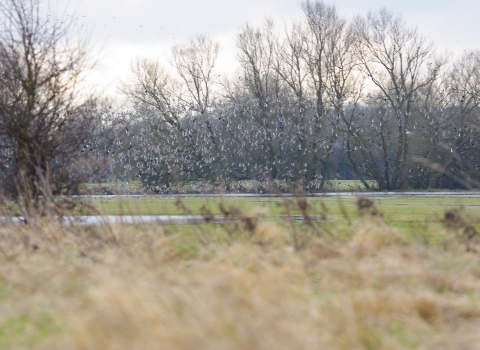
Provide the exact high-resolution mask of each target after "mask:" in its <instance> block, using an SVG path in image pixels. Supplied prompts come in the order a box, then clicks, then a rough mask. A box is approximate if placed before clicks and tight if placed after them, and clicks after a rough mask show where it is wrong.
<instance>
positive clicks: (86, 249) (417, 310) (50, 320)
mask: <svg viewBox="0 0 480 350" xmlns="http://www.w3.org/2000/svg"><path fill="white" fill-rule="evenodd" d="M82 200H85V199H82ZM89 201H90V202H89V204H90V205H91V206H92V207H95V208H96V210H95V211H97V212H101V213H103V214H109V215H118V214H142V215H176V214H189V213H191V214H199V215H204V216H209V215H220V216H224V217H225V216H227V217H228V216H234V217H235V220H232V221H226V222H224V223H221V224H216V225H192V226H181V225H180V226H160V225H143V226H131V225H110V226H91V227H86V226H60V225H58V224H56V223H55V222H49V221H45V222H42V223H36V225H35V226H34V225H30V226H27V225H26V226H20V225H11V226H9V225H3V226H2V227H0V348H1V349H107V350H108V349H476V348H478V344H480V332H478V329H480V240H479V237H478V234H477V233H476V232H477V231H478V229H476V227H477V224H478V222H477V221H476V220H477V219H478V218H480V215H479V214H480V213H479V212H478V209H477V208H478V206H477V205H478V204H480V203H479V201H480V200H479V198H463V199H459V198H443V199H442V198H380V199H377V200H374V201H371V200H368V199H364V200H360V201H359V200H357V199H356V198H352V197H349V198H334V197H327V198H306V199H305V198H300V197H299V198H258V197H257V198H255V197H247V198H197V197H196V198H182V199H181V200H180V201H178V202H177V199H176V198H171V197H170V198H169V197H162V198H159V197H138V198H133V197H128V198H121V199H115V200H114V199H107V198H91V199H89ZM90 210H91V211H92V212H93V211H94V210H92V209H90ZM92 212H90V214H91V213H92ZM446 212H447V213H446ZM298 217H301V218H302V220H296V218H298ZM322 217H325V218H326V219H327V220H317V219H318V218H322Z"/></svg>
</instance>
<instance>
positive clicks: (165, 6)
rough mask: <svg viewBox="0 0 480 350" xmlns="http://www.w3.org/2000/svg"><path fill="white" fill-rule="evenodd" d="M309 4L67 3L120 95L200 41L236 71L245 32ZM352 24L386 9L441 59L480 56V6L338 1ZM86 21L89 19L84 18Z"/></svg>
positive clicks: (109, 85)
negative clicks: (154, 63) (133, 76)
mask: <svg viewBox="0 0 480 350" xmlns="http://www.w3.org/2000/svg"><path fill="white" fill-rule="evenodd" d="M300 3H301V0H80V2H77V1H76V0H59V7H60V8H63V7H65V6H66V5H67V4H68V8H69V11H68V13H72V14H73V12H74V10H76V14H75V16H78V17H79V22H78V23H79V25H82V24H83V25H85V26H87V27H88V28H90V30H91V40H92V44H93V45H94V46H95V47H96V48H97V49H98V48H102V50H101V59H100V61H99V64H98V66H97V68H96V71H95V72H94V74H92V77H91V79H92V81H95V83H98V84H100V87H101V90H102V91H105V92H106V93H107V94H110V95H114V94H115V91H116V85H117V82H118V81H119V80H120V79H122V78H124V77H125V76H126V75H127V74H128V71H129V65H130V62H131V61H132V60H133V59H135V58H136V57H151V58H154V57H166V56H167V55H168V52H169V48H170V47H171V46H172V45H174V44H175V43H188V42H189V40H190V39H192V38H193V37H195V36H196V35H197V34H203V35H206V36H208V37H212V38H215V39H217V40H219V41H220V42H221V44H222V53H221V58H220V62H219V64H218V66H219V67H220V69H222V70H228V69H229V68H230V67H232V65H231V62H232V60H233V58H234V56H233V50H234V36H235V33H236V32H237V30H238V28H239V27H240V26H241V25H243V24H245V23H247V22H248V23H251V24H260V23H261V22H262V21H263V19H264V17H265V16H270V17H272V18H273V19H274V20H276V21H277V22H281V21H282V20H287V21H288V20H291V19H294V18H299V17H301V15H302V11H301V9H300ZM326 3H329V4H334V5H335V6H336V7H337V9H338V11H339V13H340V14H341V15H343V16H345V17H347V18H351V17H353V16H355V15H357V14H366V13H368V12H369V11H376V10H378V9H380V8H381V7H386V8H388V9H390V10H393V11H396V12H399V13H400V14H402V16H403V17H404V19H405V20H407V22H409V23H411V24H416V25H418V27H419V29H420V30H421V31H422V32H423V33H424V34H426V35H428V36H429V37H430V38H431V39H433V40H434V41H435V42H436V43H437V47H438V48H439V49H440V50H441V51H445V50H448V51H450V52H452V53H454V54H456V55H459V54H461V53H462V52H463V51H464V50H472V49H480V38H479V34H480V18H479V14H480V0H443V1H440V0H395V1H392V0H361V1H359V0H336V1H326ZM84 16H85V17H84Z"/></svg>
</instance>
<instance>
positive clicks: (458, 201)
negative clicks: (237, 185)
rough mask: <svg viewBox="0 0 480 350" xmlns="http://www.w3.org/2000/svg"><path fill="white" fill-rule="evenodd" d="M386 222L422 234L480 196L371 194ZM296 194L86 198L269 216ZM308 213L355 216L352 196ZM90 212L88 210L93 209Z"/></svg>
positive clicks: (114, 204)
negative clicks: (273, 195) (376, 195)
mask: <svg viewBox="0 0 480 350" xmlns="http://www.w3.org/2000/svg"><path fill="white" fill-rule="evenodd" d="M372 200H373V201H374V204H375V205H376V207H377V208H378V210H379V211H380V212H381V213H382V214H383V216H384V218H385V221H386V222H387V223H388V224H390V225H392V226H394V227H396V228H399V229H401V230H404V231H405V232H408V233H409V234H411V235H418V234H423V233H425V232H426V231H428V229H429V228H432V227H433V228H434V227H436V223H438V221H439V220H440V219H441V218H442V217H443V216H444V214H445V211H447V210H451V209H454V208H457V209H459V210H461V211H462V213H463V215H465V216H467V217H471V218H472V219H473V218H475V217H476V218H480V197H474V196H471V197H467V196H458V197H451V196H448V197H408V198H398V197H397V198H395V197H392V198H385V197H382V198H374V199H372ZM297 201H298V198H292V197H283V198H265V197H224V198H213V197H207V198H201V197H188V196H185V197H182V198H180V200H179V202H180V203H181V204H179V202H177V198H174V197H122V198H92V199H89V200H88V203H89V204H91V205H92V206H93V207H95V208H96V209H97V210H98V212H99V213H101V214H104V215H182V214H192V215H204V214H205V213H211V214H213V215H222V212H221V206H223V207H224V208H226V209H229V208H237V209H238V210H239V212H241V213H249V212H252V211H259V210H260V211H261V212H262V216H263V217H266V218H269V219H270V220H272V219H273V220H276V219H278V218H279V217H282V216H283V217H286V216H292V215H293V216H296V215H301V210H300V209H299V207H298V205H297ZM306 201H307V203H308V205H309V206H308V212H309V214H310V215H311V216H315V217H319V216H322V215H325V216H326V217H327V218H328V219H329V220H328V223H327V225H328V226H329V227H335V226H338V225H344V224H345V223H348V222H349V221H355V220H357V219H358V213H357V206H356V203H357V198H356V197H323V198H318V197H309V198H306ZM91 213H92V212H91V211H90V212H88V213H87V214H91Z"/></svg>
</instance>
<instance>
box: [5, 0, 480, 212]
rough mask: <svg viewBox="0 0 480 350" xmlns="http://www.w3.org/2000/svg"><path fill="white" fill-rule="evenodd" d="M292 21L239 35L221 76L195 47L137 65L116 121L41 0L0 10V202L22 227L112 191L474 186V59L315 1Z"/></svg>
mask: <svg viewBox="0 0 480 350" xmlns="http://www.w3.org/2000/svg"><path fill="white" fill-rule="evenodd" d="M302 9H303V13H304V15H303V17H302V18H300V19H298V20H295V21H292V22H291V23H287V24H284V25H282V26H278V25H276V24H275V23H274V22H273V21H272V20H270V19H266V20H265V22H264V24H263V25H262V26H260V27H253V26H251V25H248V24H247V25H245V26H243V27H241V28H240V29H239V31H238V33H237V35H236V37H235V43H236V58H237V62H236V64H237V68H236V70H235V71H234V72H232V73H231V74H230V75H229V76H220V75H219V74H218V73H219V72H218V70H217V68H216V63H217V59H218V56H219V53H220V46H219V44H218V43H217V42H216V41H215V40H212V39H209V38H206V37H203V36H197V37H196V38H195V39H194V40H192V41H191V42H190V43H189V44H186V45H176V46H174V47H173V48H172V50H171V54H170V57H169V63H167V64H164V63H162V62H161V61H160V60H148V59H138V60H136V61H135V62H134V63H133V64H132V71H131V77H130V79H128V80H125V81H124V82H123V83H122V84H121V86H120V90H121V92H122V93H123V94H124V96H126V97H127V98H128V100H129V102H130V103H131V107H130V109H129V110H128V111H127V110H125V111H114V110H113V109H112V108H110V106H109V105H108V104H107V105H105V104H104V102H101V101H98V100H95V99H92V98H89V97H88V96H85V93H83V92H82V91H79V82H80V81H81V79H82V77H83V76H84V74H85V73H86V72H87V71H88V68H89V67H90V65H91V64H90V61H89V54H88V40H86V39H85V36H84V35H82V34H81V33H78V32H76V31H75V29H74V28H75V27H74V19H73V18H70V19H68V18H67V17H64V18H63V20H62V21H59V20H52V19H51V15H52V13H53V12H49V11H50V10H49V8H48V7H47V6H46V5H45V4H44V3H43V2H42V1H41V0H6V1H4V2H2V3H1V4H0V22H1V25H0V145H1V149H0V157H1V161H0V181H1V184H2V189H3V190H4V191H5V193H7V194H9V195H12V196H13V197H14V198H16V199H17V202H18V203H19V204H20V208H21V209H22V211H23V212H24V214H25V217H29V216H32V215H49V214H52V213H58V212H60V211H59V210H58V209H61V208H64V207H65V201H66V199H65V198H66V197H65V196H63V197H62V196H61V195H69V194H73V193H78V192H79V185H80V184H81V183H82V182H86V181H99V180H102V179H106V178H110V179H126V180H130V179H132V178H135V177H136V178H140V179H142V181H143V182H144V184H146V185H147V186H148V188H149V189H150V190H152V191H155V192H168V191H174V190H176V187H175V186H176V185H177V184H179V183H183V184H192V183H208V184H211V185H213V186H216V187H219V186H220V187H222V188H223V189H225V190H235V188H236V187H237V188H238V186H240V185H239V184H242V183H245V181H247V182H248V181H249V180H256V181H259V182H266V181H270V182H274V183H275V184H276V185H277V187H280V189H283V190H291V189H292V188H294V187H296V186H298V185H301V186H303V188H304V189H306V190H308V191H321V190H324V189H325V185H326V181H327V180H329V179H333V178H348V179H358V180H359V181H361V182H363V184H364V185H365V187H367V188H370V189H380V190H399V189H407V188H419V189H420V188H453V187H463V188H471V187H475V186H478V181H479V179H480V167H479V162H478V159H477V156H478V154H479V151H480V147H479V144H478V140H479V136H480V135H479V124H478V121H479V118H480V114H479V106H478V103H479V93H480V91H479V89H480V52H479V51H474V52H470V53H465V54H464V55H463V56H462V57H460V58H458V59H456V60H452V59H451V57H449V56H445V55H440V54H438V53H437V51H436V50H435V46H434V44H433V43H432V42H430V41H429V40H428V39H427V38H426V37H424V36H423V35H422V34H421V33H420V32H419V31H418V30H417V28H416V27H412V26H410V25H408V24H407V23H406V22H405V21H404V20H403V19H402V18H401V17H400V16H398V15H396V14H393V13H391V12H389V11H387V10H385V9H382V10H380V11H378V12H374V13H369V14H368V15H366V16H357V17H355V18H354V19H353V20H351V21H347V20H346V19H345V18H343V17H342V16H340V15H339V14H338V12H337V10H336V9H335V7H334V6H331V5H327V4H325V3H323V2H322V1H305V2H304V3H303V4H302ZM49 15H50V16H49ZM102 103H103V104H102Z"/></svg>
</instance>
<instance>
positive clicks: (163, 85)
mask: <svg viewBox="0 0 480 350" xmlns="http://www.w3.org/2000/svg"><path fill="white" fill-rule="evenodd" d="M130 68H131V75H130V77H129V78H128V79H127V80H125V81H122V82H121V83H120V86H119V90H120V92H121V93H123V94H124V95H125V96H126V97H127V99H128V100H129V101H130V102H131V103H132V104H134V105H135V104H142V103H143V104H146V105H149V106H152V107H154V108H155V109H156V110H157V111H159V112H160V113H159V115H160V116H161V117H162V119H163V120H164V121H165V122H166V123H167V124H168V125H170V126H177V125H178V123H179V117H180V116H179V115H178V113H175V112H176V109H175V108H173V107H174V100H175V95H176V94H177V92H178V89H179V85H178V83H176V82H175V81H174V79H173V78H172V77H171V76H170V74H169V73H168V72H167V70H166V69H165V67H163V66H162V64H161V63H160V62H159V61H158V60H150V59H146V58H143V59H137V60H135V61H134V62H132V65H131V67H130Z"/></svg>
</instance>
